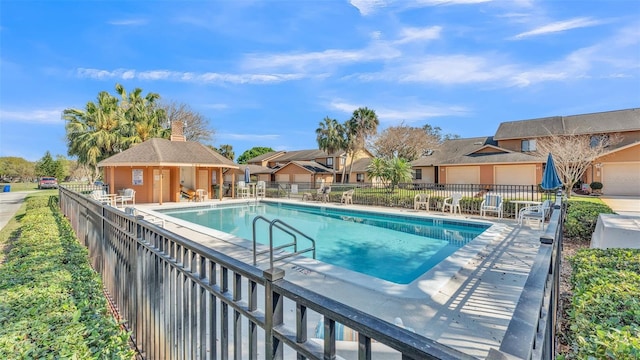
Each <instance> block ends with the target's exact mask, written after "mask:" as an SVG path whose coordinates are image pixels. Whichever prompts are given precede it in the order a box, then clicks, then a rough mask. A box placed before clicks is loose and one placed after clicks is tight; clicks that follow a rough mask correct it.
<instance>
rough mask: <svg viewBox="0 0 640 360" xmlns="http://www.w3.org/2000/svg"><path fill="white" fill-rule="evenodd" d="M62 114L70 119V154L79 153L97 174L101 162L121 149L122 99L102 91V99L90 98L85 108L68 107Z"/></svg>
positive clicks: (68, 122)
mask: <svg viewBox="0 0 640 360" xmlns="http://www.w3.org/2000/svg"><path fill="white" fill-rule="evenodd" d="M62 114H63V115H62V117H63V119H64V120H66V121H67V124H66V125H65V128H66V138H67V145H68V151H67V152H68V155H70V156H77V157H78V162H79V163H81V164H85V165H87V166H89V167H90V168H91V169H92V170H93V172H94V174H95V175H97V172H98V169H97V167H96V165H97V164H98V162H100V161H101V160H103V159H106V158H107V157H109V156H111V155H113V154H115V153H117V152H118V151H119V150H121V149H120V143H121V141H120V139H121V136H120V132H119V123H120V121H121V119H122V112H121V111H120V108H119V107H118V99H116V98H115V97H113V96H111V95H110V94H109V93H107V92H106V91H102V92H100V93H99V94H98V102H97V103H94V102H91V101H89V102H88V103H87V105H86V107H85V110H84V111H83V110H80V109H65V110H64V111H63V113H62Z"/></svg>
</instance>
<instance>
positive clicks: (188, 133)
mask: <svg viewBox="0 0 640 360" xmlns="http://www.w3.org/2000/svg"><path fill="white" fill-rule="evenodd" d="M160 108H161V109H163V110H164V112H165V113H166V116H167V118H166V121H167V123H166V124H165V127H166V128H171V123H173V122H174V121H181V122H182V123H183V124H184V137H185V139H187V141H197V142H200V143H205V142H212V141H213V137H214V135H215V131H214V130H211V129H209V120H208V119H207V118H205V117H204V116H203V115H202V114H199V113H197V112H195V111H194V110H192V109H191V107H189V105H187V104H183V103H177V102H175V101H172V102H169V103H163V104H160Z"/></svg>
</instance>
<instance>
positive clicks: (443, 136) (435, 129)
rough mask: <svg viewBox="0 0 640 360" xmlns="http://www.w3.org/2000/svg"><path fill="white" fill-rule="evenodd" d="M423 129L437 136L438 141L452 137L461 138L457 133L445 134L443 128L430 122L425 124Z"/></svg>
mask: <svg viewBox="0 0 640 360" xmlns="http://www.w3.org/2000/svg"><path fill="white" fill-rule="evenodd" d="M422 129H423V130H424V131H425V132H426V133H427V134H428V135H431V136H435V137H436V138H437V139H438V141H439V142H440V143H442V142H443V141H445V140H451V139H460V135H456V134H443V133H442V129H441V128H440V127H439V126H436V127H433V126H431V125H429V124H425V125H424V126H423V127H422Z"/></svg>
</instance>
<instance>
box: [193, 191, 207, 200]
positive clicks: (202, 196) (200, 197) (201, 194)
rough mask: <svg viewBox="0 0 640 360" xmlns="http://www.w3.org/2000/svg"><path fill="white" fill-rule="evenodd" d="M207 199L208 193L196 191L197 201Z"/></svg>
mask: <svg viewBox="0 0 640 360" xmlns="http://www.w3.org/2000/svg"><path fill="white" fill-rule="evenodd" d="M206 198H207V191H206V190H204V189H196V198H195V200H196V201H205V200H206Z"/></svg>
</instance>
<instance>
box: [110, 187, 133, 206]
mask: <svg viewBox="0 0 640 360" xmlns="http://www.w3.org/2000/svg"><path fill="white" fill-rule="evenodd" d="M115 199H116V200H115V201H116V204H117V203H118V201H119V202H120V206H122V207H124V205H125V204H129V203H131V204H132V205H135V204H136V191H135V190H133V189H124V191H123V192H122V195H119V196H116V198H115Z"/></svg>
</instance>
